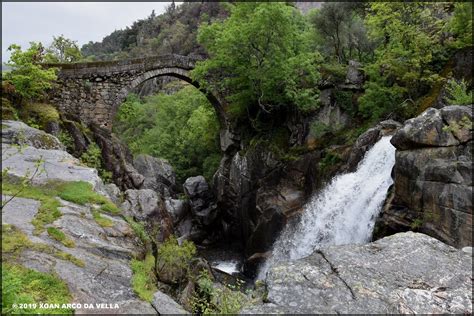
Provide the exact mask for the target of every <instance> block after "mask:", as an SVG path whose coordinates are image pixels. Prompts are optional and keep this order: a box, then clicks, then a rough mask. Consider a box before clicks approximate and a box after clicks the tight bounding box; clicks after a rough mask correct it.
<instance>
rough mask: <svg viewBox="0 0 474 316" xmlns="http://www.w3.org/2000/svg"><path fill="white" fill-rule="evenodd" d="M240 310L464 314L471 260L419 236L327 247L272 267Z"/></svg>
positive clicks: (467, 309) (468, 310)
mask: <svg viewBox="0 0 474 316" xmlns="http://www.w3.org/2000/svg"><path fill="white" fill-rule="evenodd" d="M266 284H267V290H268V295H267V296H266V300H265V303H260V304H258V305H256V306H252V307H248V308H245V309H244V310H243V311H241V313H242V314H272V313H284V314H288V313H289V314H332V313H336V314H359V313H360V314H386V313H390V314H412V313H415V314H448V313H449V314H451V313H455V314H471V313H472V257H471V255H469V254H467V253H465V252H463V251H460V250H456V249H455V248H452V247H450V246H448V245H446V244H444V243H442V242H440V241H438V240H436V239H434V238H431V237H429V236H426V235H423V234H419V233H413V232H408V233H400V234H396V235H393V236H390V237H386V238H384V239H381V240H378V241H376V242H374V243H370V244H366V245H343V246H331V247H329V248H326V249H322V250H321V251H317V252H315V253H313V254H312V255H311V256H309V257H307V258H304V259H299V260H296V261H290V262H283V263H280V264H278V265H276V266H274V267H273V268H272V269H271V270H270V271H269V272H268V273H267V277H266Z"/></svg>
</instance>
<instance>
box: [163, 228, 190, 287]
mask: <svg viewBox="0 0 474 316" xmlns="http://www.w3.org/2000/svg"><path fill="white" fill-rule="evenodd" d="M195 254H196V246H194V244H193V242H192V241H189V240H185V241H183V242H182V243H181V245H179V244H178V240H177V239H176V237H174V236H170V237H169V238H168V239H167V240H166V241H165V242H164V243H163V244H161V245H160V247H159V248H158V255H157V260H158V264H157V271H158V272H159V273H160V272H162V271H166V272H167V273H169V274H170V275H173V276H178V275H183V273H182V272H183V271H184V272H186V273H187V271H188V269H189V268H190V264H191V259H192V258H193V257H194V255H195ZM175 281H178V280H175Z"/></svg>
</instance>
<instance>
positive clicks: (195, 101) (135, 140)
mask: <svg viewBox="0 0 474 316" xmlns="http://www.w3.org/2000/svg"><path fill="white" fill-rule="evenodd" d="M114 132H115V133H116V134H118V135H119V136H120V138H121V139H122V140H124V141H125V143H126V144H127V145H128V146H129V147H130V149H131V150H132V152H133V153H134V154H149V155H151V156H155V157H161V158H165V159H167V160H168V161H169V162H170V163H171V165H172V166H173V167H174V170H175V171H176V175H177V178H178V181H180V182H184V180H185V179H186V178H187V177H190V176H195V175H199V174H202V175H204V176H205V177H206V178H207V179H211V178H212V176H213V174H214V172H215V171H216V169H217V167H218V166H219V161H220V149H219V123H218V121H217V117H216V114H215V111H214V109H213V108H212V106H211V105H210V104H209V101H208V100H207V99H206V97H205V96H204V95H203V94H202V93H201V92H199V91H198V90H197V89H196V88H194V87H192V86H187V87H185V88H183V89H181V90H179V91H178V92H177V93H175V94H173V95H167V94H163V93H160V94H157V95H154V96H152V97H149V98H147V99H145V100H144V101H142V100H140V99H139V98H138V97H137V96H136V95H130V96H129V97H128V99H127V101H126V102H125V103H124V104H123V105H122V106H121V107H120V109H119V112H118V114H117V117H116V121H115V123H114Z"/></svg>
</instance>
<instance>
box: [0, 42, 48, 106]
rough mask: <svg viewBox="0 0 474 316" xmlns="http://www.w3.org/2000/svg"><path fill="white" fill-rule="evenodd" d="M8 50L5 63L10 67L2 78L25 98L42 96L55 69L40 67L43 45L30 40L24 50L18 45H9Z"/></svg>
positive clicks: (40, 97)
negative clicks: (8, 59) (7, 58)
mask: <svg viewBox="0 0 474 316" xmlns="http://www.w3.org/2000/svg"><path fill="white" fill-rule="evenodd" d="M8 50H9V51H11V56H10V61H9V62H8V63H7V65H8V66H9V67H11V68H12V69H11V71H9V72H8V73H6V74H5V75H4V76H2V80H6V81H10V82H11V83H12V84H13V86H14V87H15V91H16V93H18V94H19V95H21V96H22V97H23V98H24V99H25V100H30V101H31V100H38V99H42V98H44V96H45V92H46V90H48V89H50V88H51V87H52V84H53V82H54V81H55V80H56V69H54V68H50V69H44V68H42V67H41V65H40V63H41V62H43V61H44V56H45V50H44V47H43V45H42V44H41V43H35V42H31V43H30V47H29V48H28V49H27V50H25V51H23V50H22V49H21V47H20V46H19V45H11V46H10V47H9V48H8Z"/></svg>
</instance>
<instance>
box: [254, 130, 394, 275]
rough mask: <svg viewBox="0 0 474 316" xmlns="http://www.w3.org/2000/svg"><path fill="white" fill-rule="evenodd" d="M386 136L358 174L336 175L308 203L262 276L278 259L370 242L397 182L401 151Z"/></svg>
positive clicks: (279, 241) (279, 242)
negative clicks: (397, 155) (397, 159)
mask: <svg viewBox="0 0 474 316" xmlns="http://www.w3.org/2000/svg"><path fill="white" fill-rule="evenodd" d="M390 138H391V136H384V137H382V139H380V140H379V141H378V142H377V143H376V144H375V145H374V146H373V147H372V148H371V149H370V150H369V151H367V152H366V154H365V156H364V158H363V159H362V161H361V162H360V163H359V165H358V167H357V170H356V171H355V172H352V173H346V174H342V175H339V176H336V177H334V178H333V179H332V181H331V182H330V183H329V184H328V185H327V186H326V187H325V188H324V189H322V190H321V191H320V192H318V193H316V194H315V195H314V196H313V197H312V198H311V200H310V201H309V202H308V203H307V204H306V205H305V208H304V210H303V212H302V214H301V216H300V218H299V219H298V222H297V223H295V224H293V225H291V224H289V225H287V226H286V227H285V229H284V230H283V232H282V233H281V235H280V236H279V237H278V239H277V240H276V242H275V244H274V246H273V255H272V258H270V259H268V260H267V262H266V263H265V264H264V265H263V266H262V268H261V269H260V273H259V278H260V279H263V278H264V276H265V273H266V271H267V270H268V269H269V268H270V267H271V266H272V265H273V264H274V263H275V262H278V261H286V260H293V259H299V258H302V257H306V256H308V255H310V254H312V253H313V252H314V251H315V250H317V249H320V248H324V247H325V246H329V245H341V244H350V243H352V244H361V243H366V242H368V241H369V240H370V238H371V236H372V231H373V228H374V224H375V219H376V217H377V215H378V213H379V212H380V208H381V207H382V204H383V201H384V200H385V197H386V195H387V190H388V188H389V186H390V185H391V184H392V182H393V181H392V178H391V171H392V167H393V165H394V164H395V148H394V147H393V146H392V144H391V143H390Z"/></svg>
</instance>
